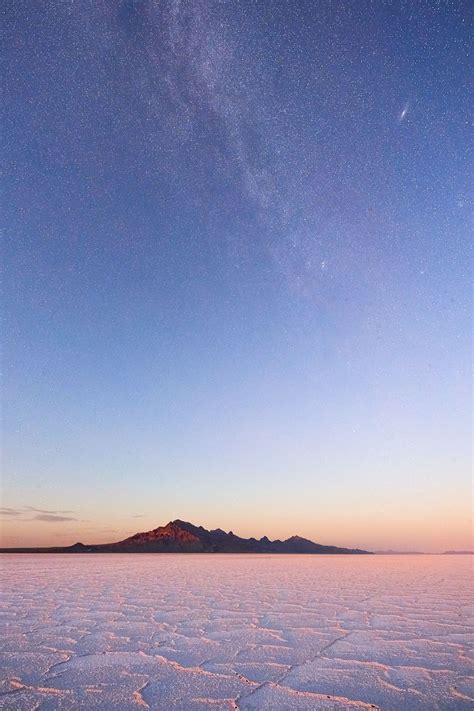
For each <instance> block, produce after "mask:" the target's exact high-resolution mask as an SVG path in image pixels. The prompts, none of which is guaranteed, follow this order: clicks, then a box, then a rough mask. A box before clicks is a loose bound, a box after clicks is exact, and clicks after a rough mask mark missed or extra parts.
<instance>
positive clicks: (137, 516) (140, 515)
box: [132, 514, 145, 518]
mask: <svg viewBox="0 0 474 711" xmlns="http://www.w3.org/2000/svg"><path fill="white" fill-rule="evenodd" d="M144 516H145V514H133V516H132V518H144Z"/></svg>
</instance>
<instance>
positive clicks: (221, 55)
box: [1, 0, 472, 551]
mask: <svg viewBox="0 0 474 711" xmlns="http://www.w3.org/2000/svg"><path fill="white" fill-rule="evenodd" d="M468 7H469V3H468V2H463V1H462V0H461V1H459V0H458V1H456V2H449V1H446V2H436V1H435V0H432V1H423V0H420V2H411V1H410V2H408V1H407V2H404V1H402V0H400V1H399V2H388V1H387V2H384V1H383V0H381V1H380V2H368V1H367V0H354V1H353V2H329V1H327V0H321V1H318V2H317V3H315V2H313V1H312V0H311V1H306V0H305V1H302V0H291V2H290V1H288V2H286V1H283V0H280V1H278V2H276V1H273V0H265V2H251V1H250V0H248V2H237V1H229V2H226V1H221V2H214V1H213V0H209V1H208V2H204V1H203V0H192V2H184V0H183V1H182V2H181V1H180V0H160V1H158V0H126V1H119V0H112V1H110V0H103V1H102V0H80V1H79V0H77V1H76V2H73V1H72V0H71V1H68V2H59V1H57V2H51V1H50V2H46V1H45V2H36V1H33V0H31V1H30V0H6V2H4V3H3V5H2V10H1V13H2V19H3V25H4V30H3V32H4V47H5V49H4V54H5V57H6V77H7V80H6V103H7V109H6V112H5V114H6V116H5V149H6V150H5V153H6V157H7V172H6V178H5V180H4V206H5V211H4V213H5V217H4V226H5V233H6V239H5V242H4V257H5V260H4V261H5V265H6V270H5V287H4V304H5V305H4V315H5V318H4V322H5V326H4V334H5V339H4V340H5V346H4V352H3V361H4V379H3V385H4V395H3V431H4V441H3V476H2V505H3V506H4V507H5V508H4V509H2V511H3V513H2V515H1V520H2V529H3V544H4V545H27V544H38V545H48V544H51V543H57V544H68V543H73V542H74V541H76V540H82V541H86V542H87V541H89V542H104V541H110V540H118V539H120V538H122V537H124V536H125V535H126V534H129V533H134V532H135V531H137V530H147V529H150V528H154V527H156V526H157V525H160V524H164V523H166V522H167V521H168V520H170V519H173V518H177V517H179V518H182V519H186V520H190V521H192V522H194V523H196V524H202V525H204V526H206V527H209V528H210V527H217V526H221V527H222V528H225V529H226V530H229V529H232V530H234V531H235V532H236V533H239V534H241V535H255V536H261V535H263V534H267V535H268V536H270V537H286V536H289V535H291V534H293V533H299V534H300V535H304V536H307V537H309V538H312V539H313V540H316V541H318V542H321V543H332V544H340V545H350V546H352V545H353V546H361V547H368V548H371V549H381V548H397V549H406V550H409V549H417V550H420V549H421V550H428V551H436V550H444V549H448V548H469V547H470V546H471V540H470V536H471V521H472V519H471V483H470V464H471V449H470V416H471V400H470V394H469V393H470V387H469V384H470V380H469V378H470V372H469V364H470V355H471V344H470V334H471V322H470V308H471V291H470V276H471V275H470V263H471V253H470V247H469V237H470V232H469V230H470V226H469V210H468V202H469V187H468V186H469V183H468V175H469V168H470V165H471V161H470V158H469V155H468V145H469V143H468V138H467V136H468V128H469V111H468V93H467V81H468V70H469V61H468V41H469V25H468Z"/></svg>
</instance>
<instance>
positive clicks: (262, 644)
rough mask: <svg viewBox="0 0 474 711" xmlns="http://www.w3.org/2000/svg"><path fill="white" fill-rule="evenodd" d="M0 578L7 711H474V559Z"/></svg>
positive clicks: (87, 568)
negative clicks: (361, 710)
mask: <svg viewBox="0 0 474 711" xmlns="http://www.w3.org/2000/svg"><path fill="white" fill-rule="evenodd" d="M0 564H1V572H2V578H3V580H2V592H3V595H2V604H1V608H0V614H1V617H0V622H1V626H2V629H1V631H0V652H1V654H0V676H1V679H2V683H1V687H0V709H12V710H13V709H14V710H15V711H26V710H30V709H44V710H48V709H51V710H54V711H62V710H63V709H83V710H85V711H94V710H95V709H102V710H103V711H115V710H117V711H128V710H131V709H135V711H143V709H147V708H150V709H159V710H160V711H178V710H179V711H198V710H199V711H204V710H208V711H221V710H222V711H223V710H224V709H226V710H229V709H234V710H240V711H251V710H252V711H260V710H261V711H281V710H285V711H287V710H288V711H291V710H292V709H293V710H295V711H296V710H297V711H309V710H313V709H324V710H326V709H327V710H329V709H334V710H336V709H337V710H341V711H342V710H343V709H371V708H379V709H384V710H385V711H404V710H407V711H417V710H419V709H424V710H426V711H433V710H435V709H472V708H474V703H473V699H474V683H473V678H472V676H470V675H471V674H472V672H473V667H472V649H473V647H472V642H473V636H472V633H473V618H472V608H471V609H470V603H472V559H471V557H470V556H404V557H403V556H370V557H369V556H367V557H365V556H360V557H359V556H264V555H255V556H253V555H244V556H242V555H227V556H223V555H214V556H212V555H211V556H208V555H206V556H203V555H194V556H193V555H52V556H50V555H47V556H42V555H37V556H30V555H15V556H2V557H1V559H0ZM470 615H471V616H470Z"/></svg>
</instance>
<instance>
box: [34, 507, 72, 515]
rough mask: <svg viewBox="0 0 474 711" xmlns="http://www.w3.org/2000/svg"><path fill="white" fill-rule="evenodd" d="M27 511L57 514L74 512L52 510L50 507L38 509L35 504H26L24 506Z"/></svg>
mask: <svg viewBox="0 0 474 711" xmlns="http://www.w3.org/2000/svg"><path fill="white" fill-rule="evenodd" d="M23 508H24V510H25V511H34V512H35V513H40V514H53V515H54V516H56V515H57V514H71V513H74V511H58V510H56V511H51V510H50V509H37V508H35V507H34V506H24V507H23Z"/></svg>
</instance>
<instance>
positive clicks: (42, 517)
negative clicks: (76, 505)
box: [31, 513, 77, 523]
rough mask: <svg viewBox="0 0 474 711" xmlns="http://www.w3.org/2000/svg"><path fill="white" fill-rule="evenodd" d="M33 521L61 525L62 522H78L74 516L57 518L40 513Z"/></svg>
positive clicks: (53, 515) (54, 515)
mask: <svg viewBox="0 0 474 711" xmlns="http://www.w3.org/2000/svg"><path fill="white" fill-rule="evenodd" d="M31 520H32V521H47V522H50V523H60V522H61V521H77V518H73V517H72V516H57V515H56V514H49V513H40V514H37V515H36V516H33V518H32V519H31Z"/></svg>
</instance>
